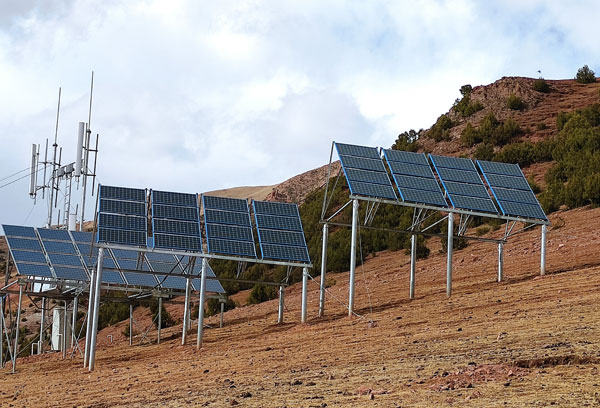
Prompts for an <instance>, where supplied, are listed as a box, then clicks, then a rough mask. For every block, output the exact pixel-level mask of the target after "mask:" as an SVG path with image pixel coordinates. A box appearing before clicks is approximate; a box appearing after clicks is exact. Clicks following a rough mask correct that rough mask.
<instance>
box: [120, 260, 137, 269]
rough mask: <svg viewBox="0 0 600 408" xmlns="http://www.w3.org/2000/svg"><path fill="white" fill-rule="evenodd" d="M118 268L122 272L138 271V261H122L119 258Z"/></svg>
mask: <svg viewBox="0 0 600 408" xmlns="http://www.w3.org/2000/svg"><path fill="white" fill-rule="evenodd" d="M117 263H118V268H119V269H121V270H129V271H136V270H139V269H140V268H139V267H138V261H137V260H135V259H120V258H117Z"/></svg>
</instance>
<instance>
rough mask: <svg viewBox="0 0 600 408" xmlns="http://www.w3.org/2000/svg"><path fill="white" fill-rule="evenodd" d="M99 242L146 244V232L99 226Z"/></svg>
mask: <svg viewBox="0 0 600 408" xmlns="http://www.w3.org/2000/svg"><path fill="white" fill-rule="evenodd" d="M98 242H106V243H113V244H122V245H138V246H145V245H146V232H145V231H128V230H117V229H108V228H98Z"/></svg>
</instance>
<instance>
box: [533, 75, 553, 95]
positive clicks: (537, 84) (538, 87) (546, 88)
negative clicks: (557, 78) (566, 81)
mask: <svg viewBox="0 0 600 408" xmlns="http://www.w3.org/2000/svg"><path fill="white" fill-rule="evenodd" d="M533 90H534V91H538V92H542V93H548V92H550V85H549V84H548V82H546V80H545V79H544V78H538V79H536V80H535V81H533Z"/></svg>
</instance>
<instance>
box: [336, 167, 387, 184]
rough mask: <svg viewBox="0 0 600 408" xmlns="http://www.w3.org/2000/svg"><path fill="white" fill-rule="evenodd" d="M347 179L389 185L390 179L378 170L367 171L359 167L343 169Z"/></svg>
mask: <svg viewBox="0 0 600 408" xmlns="http://www.w3.org/2000/svg"><path fill="white" fill-rule="evenodd" d="M344 172H345V174H346V178H347V179H348V180H354V181H362V182H365V183H374V184H383V185H389V184H390V179H389V178H388V175H387V174H386V173H383V172H379V171H369V170H360V169H350V168H348V169H344Z"/></svg>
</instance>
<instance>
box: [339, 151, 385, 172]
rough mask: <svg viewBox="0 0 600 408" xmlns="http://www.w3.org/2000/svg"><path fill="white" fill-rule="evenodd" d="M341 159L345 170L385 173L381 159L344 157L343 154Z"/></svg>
mask: <svg viewBox="0 0 600 408" xmlns="http://www.w3.org/2000/svg"><path fill="white" fill-rule="evenodd" d="M339 157H340V162H341V163H342V166H343V167H344V168H345V169H347V168H353V169H362V170H371V171H379V172H385V167H384V166H383V163H382V162H381V159H380V158H379V157H378V158H377V159H366V158H363V157H354V156H344V155H343V154H341V155H340V156H339Z"/></svg>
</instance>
